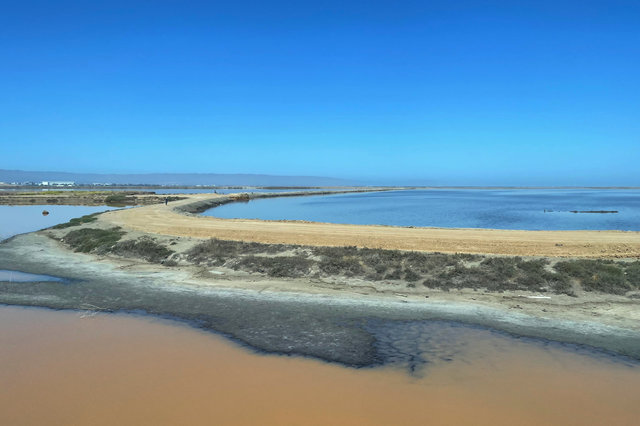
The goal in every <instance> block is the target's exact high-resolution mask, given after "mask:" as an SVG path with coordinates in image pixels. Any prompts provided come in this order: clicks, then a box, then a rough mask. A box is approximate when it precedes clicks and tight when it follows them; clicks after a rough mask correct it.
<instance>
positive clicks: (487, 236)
mask: <svg viewBox="0 0 640 426" xmlns="http://www.w3.org/2000/svg"><path fill="white" fill-rule="evenodd" d="M182 196H185V197H187V199H185V200H181V201H176V202H172V203H169V205H164V204H162V205H150V206H142V207H137V208H132V209H127V210H119V211H111V212H107V213H105V214H103V215H101V216H100V220H101V221H104V222H108V223H112V224H113V225H117V226H122V227H125V228H129V229H133V230H138V231H142V232H146V233H152V234H160V235H170V236H180V237H195V238H220V239H227V240H242V241H255V242H261V243H270V244H273V243H282V244H301V245H315V246H354V245H355V246H358V247H370V248H384V249H397V250H417V251H429V252H434V251H437V252H443V253H456V252H457V253H477V254H496V255H517V256H553V257H588V258H640V232H634V231H522V230H498V229H464V228H418V227H416V228H404V227H394V226H365V225H341V224H330V223H317V222H305V221H264V220H254V219H219V218H214V217H207V216H199V215H193V214H185V213H184V210H189V209H190V207H191V206H194V205H198V207H199V210H202V208H204V207H203V206H206V205H207V204H210V205H211V206H213V205H215V204H216V203H217V202H219V201H220V200H221V199H223V198H225V197H227V196H224V195H216V194H189V195H182Z"/></svg>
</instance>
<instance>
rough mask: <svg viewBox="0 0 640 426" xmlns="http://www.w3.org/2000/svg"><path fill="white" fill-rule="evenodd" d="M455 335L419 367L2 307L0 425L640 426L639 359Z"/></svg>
mask: <svg viewBox="0 0 640 426" xmlns="http://www.w3.org/2000/svg"><path fill="white" fill-rule="evenodd" d="M457 333H458V337H459V336H460V330H458V332H457ZM462 333H463V337H464V344H463V345H459V348H460V349H459V351H458V352H457V353H456V355H455V356H454V357H452V358H451V359H450V360H440V361H436V362H433V363H431V364H430V365H429V366H428V367H427V368H425V369H424V373H423V374H421V375H419V376H413V375H409V374H407V371H406V370H404V369H396V368H391V367H380V368H366V369H353V368H347V367H342V366H339V365H335V364H328V363H323V362H321V361H316V360H312V359H306V358H299V357H286V356H275V355H261V354H256V353H254V352H252V351H249V350H247V349H245V348H244V347H241V346H239V345H237V344H235V343H233V342H230V341H228V340H226V339H225V338H223V337H220V336H217V335H215V334H213V333H209V332H204V331H200V330H197V329H193V328H191V327H188V326H185V325H182V324H180V323H176V322H172V321H169V320H158V319H153V318H151V317H143V316H132V315H109V314H100V315H95V316H88V317H87V316H84V315H83V314H82V313H80V312H72V311H66V312H61V311H51V310H45V309H34V308H19V307H8V306H0V383H1V384H2V386H1V387H0V424H2V425H43V424H47V425H62V424H64V425H69V424H83V425H89V424H90V425H102V424H105V425H106V424H126V425H130V424H135V425H144V424H149V425H151V424H152V425H162V424H171V425H176V424H189V425H195V424H207V425H210V424H261V425H269V424H277V425H287V424H291V425H301V424H305V425H306V424H310V425H327V424H332V425H335V424H349V425H358V424H367V425H369V424H380V425H390V424H405V425H410V424H421V425H422V424H430V425H440V424H442V425H459V424H474V425H497V424H509V425H515V424H517V425H541V424H563V425H603V424H608V425H637V424H638V419H640V368H638V365H637V364H627V363H625V362H623V361H620V360H619V359H617V358H609V357H606V356H593V354H591V355H590V354H587V353H581V352H579V351H574V350H570V349H567V348H566V347H562V346H558V345H548V344H547V345H544V344H541V343H539V342H535V341H530V340H526V339H513V338H511V337H508V336H503V335H500V334H496V333H491V332H489V331H487V330H484V329H478V328H469V329H465V330H464V331H463V332H462Z"/></svg>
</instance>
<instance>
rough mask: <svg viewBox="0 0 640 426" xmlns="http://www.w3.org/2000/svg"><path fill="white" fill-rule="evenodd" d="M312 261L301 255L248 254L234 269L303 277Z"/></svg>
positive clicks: (275, 275)
mask: <svg viewBox="0 0 640 426" xmlns="http://www.w3.org/2000/svg"><path fill="white" fill-rule="evenodd" d="M311 265H312V262H311V261H310V260H308V259H305V258H302V257H299V256H276V257H263V256H246V257H243V258H242V259H241V260H240V261H239V262H238V263H237V264H235V265H234V269H236V270H238V269H241V270H248V271H249V272H259V273H263V274H267V275H269V276H270V277H289V278H295V277H302V276H305V275H307V274H308V273H309V270H310V268H311Z"/></svg>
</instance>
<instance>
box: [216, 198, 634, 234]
mask: <svg viewBox="0 0 640 426" xmlns="http://www.w3.org/2000/svg"><path fill="white" fill-rule="evenodd" d="M572 211H617V213H606V214H601V213H572ZM204 214H205V215H209V216H216V217H222V218H249V219H254V218H255V219H266V220H282V219H288V220H310V221H314V222H330V223H353V224H359V225H394V226H434V227H445V228H494V229H530V230H577V229H597V230H608V229H618V230H633V231H640V191H639V190H613V189H611V190H603V189H601V190H592V189H574V190H564V189H562V190H560V189H557V190H553V189H544V190H533V189H517V190H488V189H482V190H481V189H468V190H448V189H447V190H445V189H433V190H410V191H388V192H374V193H359V194H340V195H323V196H310V197H295V198H286V197H285V198H273V199H258V200H253V201H251V202H248V203H233V204H226V205H223V206H220V207H217V208H215V209H211V210H208V211H207V212H205V213H204Z"/></svg>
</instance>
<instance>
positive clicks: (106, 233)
mask: <svg viewBox="0 0 640 426" xmlns="http://www.w3.org/2000/svg"><path fill="white" fill-rule="evenodd" d="M124 234H125V232H124V231H121V230H120V227H115V228H111V229H96V228H82V229H77V230H75V231H71V232H69V233H68V234H67V235H66V236H65V237H64V238H63V239H62V240H63V242H65V243H66V244H68V245H69V246H70V247H71V248H72V249H74V250H75V251H78V252H82V253H89V252H96V253H98V254H105V253H107V252H109V250H111V248H112V247H113V246H114V245H115V244H116V243H117V242H118V241H119V240H120V238H122V236H123V235H124Z"/></svg>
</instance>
